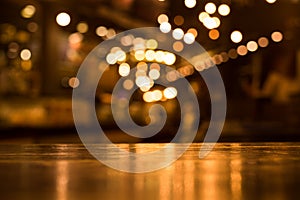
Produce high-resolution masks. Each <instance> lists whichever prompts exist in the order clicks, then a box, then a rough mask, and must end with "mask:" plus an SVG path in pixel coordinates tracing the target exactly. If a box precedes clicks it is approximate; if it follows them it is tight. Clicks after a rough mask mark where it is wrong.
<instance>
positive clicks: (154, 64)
mask: <svg viewBox="0 0 300 200" xmlns="http://www.w3.org/2000/svg"><path fill="white" fill-rule="evenodd" d="M151 69H157V70H158V71H159V70H160V66H159V64H158V63H152V64H151V65H150V70H151Z"/></svg>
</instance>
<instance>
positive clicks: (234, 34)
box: [230, 31, 243, 43]
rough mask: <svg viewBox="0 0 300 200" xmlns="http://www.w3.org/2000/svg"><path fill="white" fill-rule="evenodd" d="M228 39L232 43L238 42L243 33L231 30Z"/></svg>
mask: <svg viewBox="0 0 300 200" xmlns="http://www.w3.org/2000/svg"><path fill="white" fill-rule="evenodd" d="M230 39H231V41H232V42H234V43H239V42H241V41H242V39H243V35H242V33H241V32H240V31H233V32H232V33H231V35H230Z"/></svg>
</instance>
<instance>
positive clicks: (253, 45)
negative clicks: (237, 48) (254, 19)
mask: <svg viewBox="0 0 300 200" xmlns="http://www.w3.org/2000/svg"><path fill="white" fill-rule="evenodd" d="M247 49H248V51H251V52H254V51H256V50H257V49H258V45H257V43H256V42H255V41H249V42H248V43H247Z"/></svg>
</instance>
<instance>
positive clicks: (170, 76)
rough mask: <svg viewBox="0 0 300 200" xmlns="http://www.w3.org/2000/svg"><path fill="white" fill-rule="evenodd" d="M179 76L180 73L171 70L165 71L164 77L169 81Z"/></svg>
mask: <svg viewBox="0 0 300 200" xmlns="http://www.w3.org/2000/svg"><path fill="white" fill-rule="evenodd" d="M179 77H181V75H180V73H179V72H178V71H177V70H173V71H170V72H168V73H167V75H166V79H167V80H168V81H169V82H173V81H176V80H177V79H178V78H179Z"/></svg>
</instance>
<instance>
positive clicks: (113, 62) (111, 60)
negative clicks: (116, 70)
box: [106, 53, 117, 65]
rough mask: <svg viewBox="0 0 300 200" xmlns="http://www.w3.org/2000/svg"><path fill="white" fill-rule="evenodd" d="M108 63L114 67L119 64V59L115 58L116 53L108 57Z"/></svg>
mask: <svg viewBox="0 0 300 200" xmlns="http://www.w3.org/2000/svg"><path fill="white" fill-rule="evenodd" d="M106 62H107V63H108V64H110V65H114V64H116V63H117V57H116V56H115V54H114V53H109V54H107V56H106Z"/></svg>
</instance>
